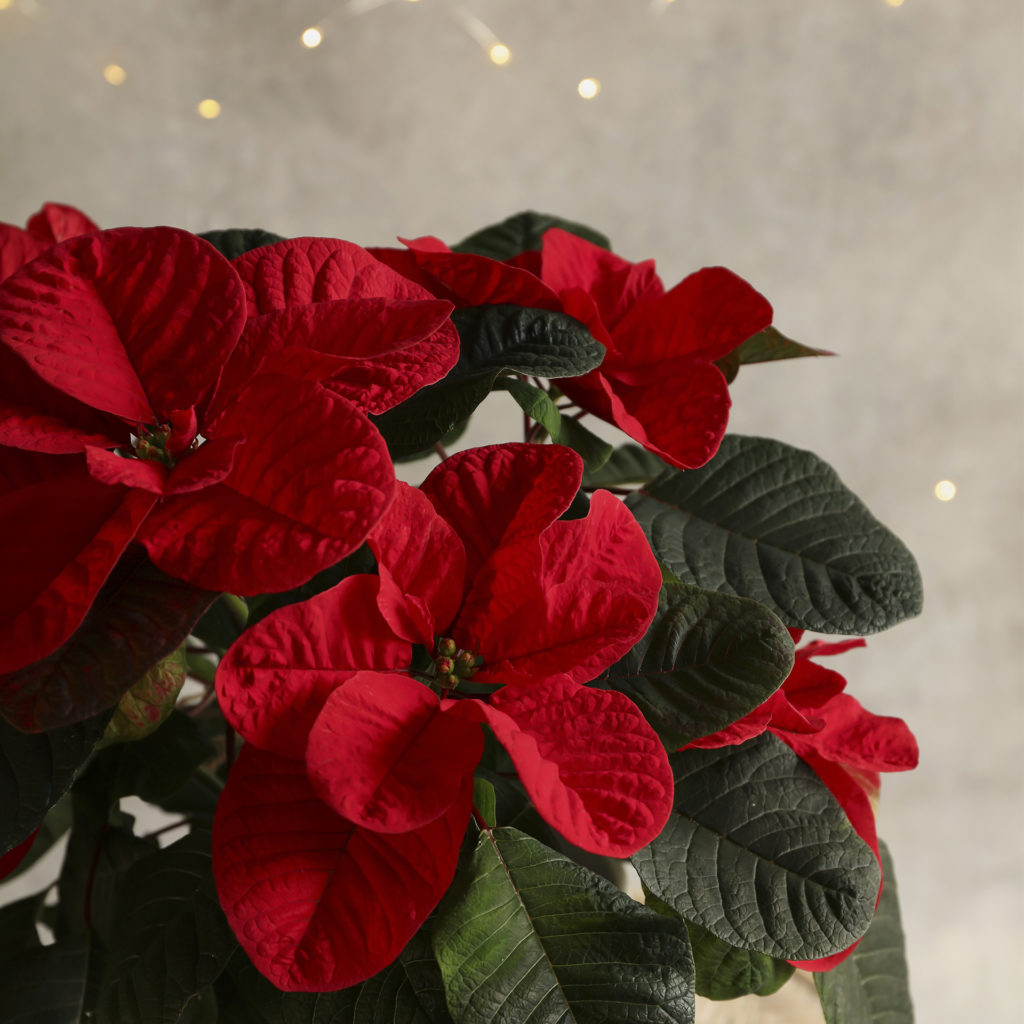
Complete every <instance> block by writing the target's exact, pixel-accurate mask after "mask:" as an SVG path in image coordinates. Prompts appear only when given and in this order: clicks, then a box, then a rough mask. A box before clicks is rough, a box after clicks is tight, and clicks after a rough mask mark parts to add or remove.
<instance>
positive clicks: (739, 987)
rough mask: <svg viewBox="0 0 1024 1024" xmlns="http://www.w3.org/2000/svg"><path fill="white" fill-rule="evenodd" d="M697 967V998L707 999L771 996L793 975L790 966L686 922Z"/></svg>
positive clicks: (783, 961)
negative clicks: (732, 944) (738, 947)
mask: <svg viewBox="0 0 1024 1024" xmlns="http://www.w3.org/2000/svg"><path fill="white" fill-rule="evenodd" d="M686 928H687V931H688V932H689V933H690V943H691V944H692V946H693V960H694V963H695V964H696V968H697V995H699V996H704V997H705V998H706V999H738V998H739V997H740V996H749V995H754V996H770V995H771V994H772V993H773V992H778V990H779V989H780V988H782V986H783V985H784V984H785V983H786V982H787V981H789V979H790V978H791V977H792V976H793V972H794V970H796V968H794V967H793V965H792V964H791V963H787V962H786V961H785V960H777V959H776V958H775V957H771V956H765V954H764V953H757V952H755V951H754V950H752V949H737V948H736V947H735V946H730V945H729V944H728V943H727V942H722V940H721V939H716V938H715V937H714V935H712V934H711V932H709V931H706V930H705V929H703V928H701V926H700V925H697V924H693V923H692V922H687V925H686Z"/></svg>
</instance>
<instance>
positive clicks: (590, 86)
mask: <svg viewBox="0 0 1024 1024" xmlns="http://www.w3.org/2000/svg"><path fill="white" fill-rule="evenodd" d="M576 91H577V92H578V93H579V94H580V95H581V96H582V97H583V98H584V99H585V100H592V99H593V98H594V97H595V96H596V95H597V94H598V93H599V92H600V91H601V83H600V82H599V81H598V80H597V79H596V78H584V79H583V80H582V81H581V82H580V84H579V85H577V86H576Z"/></svg>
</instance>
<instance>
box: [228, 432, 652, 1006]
mask: <svg viewBox="0 0 1024 1024" xmlns="http://www.w3.org/2000/svg"><path fill="white" fill-rule="evenodd" d="M581 473H582V466H581V462H580V459H579V457H578V456H576V455H575V453H573V452H571V451H569V450H568V449H565V448H560V447H557V446H537V445H516V444H508V445H499V446H495V447H491V448H479V449H473V450H470V451H467V452H462V453H460V454H458V455H455V456H453V457H452V458H450V459H448V460H447V461H445V462H444V463H442V464H441V465H440V466H439V467H438V468H437V469H435V470H434V472H433V473H432V474H431V475H430V476H429V477H428V478H427V480H426V482H425V483H424V484H423V487H422V489H420V490H416V489H413V488H411V487H408V486H406V485H404V484H400V485H399V486H398V491H397V494H396V498H395V501H394V503H393V504H392V506H391V507H390V508H389V510H388V512H387V513H386V514H385V516H384V517H383V518H382V519H381V521H380V523H379V524H378V525H377V527H375V529H374V530H373V532H372V533H371V535H370V545H371V547H372V549H373V551H374V554H375V555H376V558H377V561H378V568H379V576H369V575H360V576H353V577H350V578H348V579H346V580H344V581H342V583H340V584H339V585H338V586H337V587H334V588H333V589H331V590H328V591H325V592H324V593H322V594H320V595H318V596H317V597H315V598H313V599H312V600H310V601H307V602H305V603H303V604H300V605H293V606H290V607H286V608H283V609H281V610H279V611H278V612H275V613H274V614H273V615H270V616H268V617H267V618H266V619H265V620H263V621H262V622H261V623H259V624H258V625H257V626H255V627H254V628H253V629H251V630H248V631H247V632H246V633H245V634H243V636H242V637H241V638H240V639H239V641H238V642H237V643H236V644H235V645H234V646H233V647H232V648H231V650H230V651H229V652H228V655H227V657H226V658H225V659H224V661H223V662H222V663H221V666H220V669H219V671H218V674H217V690H218V695H219V697H220V700H221V706H222V708H223V709H224V713H225V715H226V716H227V718H228V720H229V721H230V722H231V723H232V725H233V726H234V727H235V728H236V729H238V731H239V732H241V734H242V736H243V737H244V738H245V740H246V741H247V742H246V746H245V748H244V749H243V754H244V755H245V756H244V757H243V758H241V759H239V761H238V762H237V763H236V764H235V766H234V767H233V769H232V772H231V775H230V777H229V779H228V784H227V787H226V788H225V791H224V794H223V796H222V798H221V802H220V804H219V805H218V809H217V819H216V821H215V823H214V876H215V878H216V880H217V886H218V891H219V892H220V896H221V903H222V905H223V906H224V909H225V912H226V913H227V915H228V920H229V921H230V922H231V925H232V927H233V928H234V930H235V934H236V935H237V936H238V938H239V940H240V942H241V943H242V945H243V947H244V948H245V950H246V952H247V953H248V954H249V956H250V958H251V959H252V960H253V962H254V963H255V964H256V965H257V966H258V967H259V968H260V970H261V971H262V972H263V973H264V974H265V975H266V976H267V977H268V978H270V980H271V981H273V982H274V984H276V985H277V986H278V987H279V988H283V989H306V990H330V989H334V988H339V987H345V986H348V985H353V984H355V983H357V982H359V981H361V980H363V979H365V978H367V977H369V976H370V975H372V974H374V973H376V972H377V971H379V970H381V969H382V968H383V967H385V966H386V965H387V964H388V963H390V962H391V961H392V960H393V959H394V958H395V957H396V956H397V955H398V953H399V952H400V951H401V950H402V948H403V947H404V946H405V944H406V943H407V942H408V940H409V939H410V938H411V936H412V935H413V934H414V933H415V931H416V930H417V929H418V928H419V926H420V925H421V924H422V923H423V921H424V920H425V919H426V917H427V915H428V914H429V913H430V911H431V910H432V909H433V907H434V906H435V905H436V903H437V901H438V900H439V899H440V897H441V895H442V894H443V892H444V891H445V889H446V888H447V886H448V884H449V883H450V882H451V879H452V876H453V874H454V871H455V862H456V856H457V850H458V845H459V842H460V840H461V838H462V834H463V832H464V831H465V827H466V824H467V822H468V819H469V815H470V799H471V793H472V777H473V771H474V769H475V768H476V766H477V763H478V762H479V760H480V757H481V754H482V752H483V742H484V741H483V730H482V728H481V726H482V725H484V724H486V725H487V726H489V727H490V728H491V729H492V730H493V732H494V734H495V735H496V737H497V738H498V740H499V741H500V742H501V743H502V744H503V745H504V746H505V749H506V750H507V751H508V753H509V754H510V756H511V758H512V761H513V763H514V764H515V766H516V768H517V770H518V773H519V776H520V778H521V780H522V782H523V785H524V786H525V788H526V790H527V792H528V793H529V795H530V796H531V798H532V799H533V801H534V804H535V805H536V807H537V809H538V811H539V812H540V813H541V814H542V815H543V816H544V817H545V818H546V819H547V821H548V822H550V823H551V824H552V825H553V826H554V827H555V828H556V829H557V830H558V831H559V832H560V833H561V834H562V835H564V836H565V837H566V838H567V839H569V840H570V841H571V842H573V843H576V844H577V845H579V846H581V847H583V848H584V849H588V850H591V851H594V852H596V853H602V854H607V855H611V856H625V855H627V854H629V853H631V852H634V851H635V850H637V849H639V848H640V847H642V846H644V845H645V844H646V843H648V842H650V841H651V839H653V838H654V837H655V836H656V835H657V834H658V833H659V832H660V830H661V828H662V827H663V825H664V823H665V821H666V820H667V816H668V813H669V810H670V806H671V800H672V781H671V773H670V770H669V766H668V761H667V758H666V756H665V753H664V750H663V748H662V746H661V744H660V742H659V740H658V738H657V736H656V735H655V734H654V732H653V731H652V730H651V728H650V726H649V725H648V724H647V722H646V721H645V720H644V718H643V716H642V715H641V714H640V712H639V710H638V709H637V708H636V707H635V706H634V705H633V704H632V703H631V702H630V701H629V700H628V699H627V698H625V697H624V696H623V695H621V694H618V693H615V692H612V691H606V690H598V689H590V688H588V687H587V686H585V685H583V684H584V683H586V682H587V681H588V680H590V679H592V678H593V677H594V676H596V675H597V674H598V673H600V672H601V671H602V670H603V669H604V668H605V667H607V666H608V665H610V664H612V663H614V661H615V660H616V659H617V658H619V657H620V656H621V655H622V654H624V653H625V652H626V651H627V650H629V649H630V648H631V647H632V645H633V644H634V643H635V642H636V641H637V640H638V639H639V638H640V637H641V636H642V635H643V633H644V631H645V629H646V626H647V624H648V623H649V622H650V620H651V618H652V617H653V615H654V612H655V610H656V608H657V602H658V591H659V589H660V584H661V574H660V571H659V569H658V565H657V562H656V561H655V559H654V558H653V556H652V554H651V551H650V548H649V547H648V545H647V542H646V540H645V539H644V537H643V534H642V532H641V531H640V530H639V527H638V526H637V524H636V522H635V520H634V519H633V518H632V516H631V515H630V514H629V512H628V511H627V509H626V508H625V506H624V505H622V504H621V502H619V501H618V500H616V499H615V498H613V497H612V496H611V495H609V494H607V493H604V492H598V493H597V494H595V495H594V498H593V501H592V504H591V508H590V513H589V515H588V516H587V517H586V518H585V519H581V520H573V521H562V520H559V519H558V517H559V516H560V515H561V514H562V512H564V511H565V509H566V508H567V507H568V505H569V503H570V502H571V500H572V498H573V496H574V495H575V493H576V491H577V489H578V487H579V482H580V477H581ZM413 645H420V646H421V648H422V649H424V650H425V651H426V652H428V653H429V655H430V657H431V659H432V662H433V664H432V666H431V667H430V668H429V669H428V670H427V671H426V672H425V673H423V674H421V675H419V676H417V675H416V674H415V673H412V672H410V670H409V666H410V662H411V660H412V656H413ZM467 687H468V688H469V692H467Z"/></svg>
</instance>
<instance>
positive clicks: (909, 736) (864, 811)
mask: <svg viewBox="0 0 1024 1024" xmlns="http://www.w3.org/2000/svg"><path fill="white" fill-rule="evenodd" d="M790 632H791V633H792V634H793V638H794V640H797V641H799V639H800V637H801V635H802V631H800V630H790ZM863 646H864V641H863V640H859V639H858V640H842V641H838V642H828V641H821V640H815V641H812V642H811V643H808V644H806V645H805V646H804V647H801V648H798V649H797V652H796V662H795V664H794V665H793V670H792V672H790V674H789V677H788V678H787V679H786V681H785V682H784V683H783V684H782V686H781V687H780V688H779V689H778V690H777V691H776V692H775V693H774V694H772V696H771V697H770V698H769V699H768V700H767V701H765V703H764V704H762V705H761V706H760V707H759V708H756V709H755V710H754V711H752V712H751V713H750V714H749V715H747V716H746V717H744V718H741V719H740V720H739V721H738V722H734V723H733V724H732V725H730V726H728V727H727V728H725V729H722V730H721V731H720V732H716V733H714V734H713V735H711V736H705V737H703V738H702V739H699V740H696V741H695V742H693V743H691V744H690V746H691V747H703V748H714V747H724V746H731V745H733V744H738V743H743V742H745V741H746V740H748V739H751V738H752V737H754V736H759V735H760V734H761V733H763V732H765V731H766V730H767V731H768V732H771V733H774V734H775V735H776V736H778V737H779V739H781V740H783V741H784V742H785V743H786V744H788V745H789V746H790V747H791V748H792V749H793V750H794V751H795V752H796V753H797V754H799V756H800V757H801V758H802V759H803V760H804V761H806V762H807V763H808V764H809V765H810V766H811V768H813V769H814V771H815V773H816V774H817V775H818V777H819V778H820V779H821V781H822V782H824V783H825V785H826V786H828V788H829V790H830V791H831V792H832V795H833V796H834V797H835V798H836V800H837V801H838V802H839V804H840V806H841V807H842V808H843V810H844V811H845V812H846V816H847V817H848V818H849V819H850V824H851V825H853V827H854V828H855V829H856V830H857V834H858V835H859V836H860V837H861V838H862V839H863V840H864V841H865V842H866V843H867V844H868V845H869V846H870V847H871V849H872V850H873V851H874V853H875V856H876V857H879V853H878V835H877V833H876V831H875V815H874V811H873V809H872V806H871V800H872V799H873V798H874V797H876V796H877V794H878V789H879V775H878V773H879V772H901V771H909V770H910V769H911V768H915V767H916V766H917V757H918V751H917V741H916V740H915V739H914V735H913V733H912V732H911V731H910V729H909V728H907V725H906V723H905V722H904V721H903V720H902V719H900V718H889V717H884V716H880V715H874V714H872V713H871V712H870V711H866V710H865V709H864V708H863V707H861V705H860V704H859V703H858V702H857V701H856V700H854V698H853V697H850V696H848V695H847V694H845V693H843V692H842V691H843V690H844V688H845V687H846V680H845V679H844V678H843V677H842V676H841V675H839V673H838V672H834V671H832V670H831V669H827V668H825V667H824V666H823V665H819V664H817V663H816V662H815V661H812V660H811V659H812V658H817V657H820V656H822V655H833V654H840V653H842V652H843V651H847V650H850V648H852V647H863ZM879 863H881V859H880V858H879ZM879 892H881V890H879ZM854 946H856V943H854V945H853V946H850V947H849V948H848V949H846V950H844V951H843V952H841V953H836V954H834V955H833V956H829V957H824V958H822V959H820V960H807V961H793V962H794V963H795V964H796V965H797V966H798V967H802V968H804V969H805V970H811V971H826V970H829V969H831V968H832V967H834V966H835V965H836V964H838V963H840V962H841V961H843V960H845V959H846V957H847V956H849V955H850V953H851V952H852V951H853V949H854Z"/></svg>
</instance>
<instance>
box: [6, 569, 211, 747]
mask: <svg viewBox="0 0 1024 1024" xmlns="http://www.w3.org/2000/svg"><path fill="white" fill-rule="evenodd" d="M215 597H216V594H213V593H211V592H210V591H208V590H200V589H199V588H198V587H194V586H192V585H191V584H189V583H184V582H182V581H181V580H177V579H174V578H173V577H171V576H167V575H166V574H165V573H162V572H160V570H159V569H157V568H156V567H155V566H154V565H153V564H152V563H151V562H150V561H149V560H148V559H147V558H146V557H145V556H144V555H142V554H135V555H132V556H125V557H123V558H122V559H121V561H120V562H118V564H117V565H116V566H115V568H114V571H113V572H112V573H111V574H110V577H109V578H108V580H107V582H106V583H105V584H104V585H103V587H102V589H101V590H100V592H99V594H98V595H97V596H96V600H95V601H94V602H93V605H92V607H91V608H90V609H89V611H88V613H87V614H86V616H85V619H84V620H83V622H82V625H81V626H79V627H78V629H77V630H76V631H75V632H74V633H73V634H72V635H71V637H70V638H69V639H68V640H67V642H66V643H64V644H62V645H61V646H60V647H58V648H57V650H56V651H54V652H53V654H51V655H49V656H48V657H46V658H43V659H42V660H41V661H37V662H35V663H34V664H32V665H26V666H25V667H24V668H21V669H18V670H17V671H15V672H11V673H9V674H8V675H6V676H5V677H4V687H3V691H2V692H3V693H4V694H5V695H7V696H6V699H5V705H4V707H3V709H2V710H3V714H4V715H5V716H6V717H7V718H8V719H9V720H10V721H11V722H13V723H14V724H15V725H17V726H19V727H22V728H25V729H32V730H34V731H38V730H42V729H56V728H59V727H60V726H63V725H68V724H70V723H72V722H79V721H83V720H84V719H86V718H89V717H90V716H92V715H95V714H97V713H98V712H100V711H105V710H106V709H107V708H112V707H114V706H115V705H116V704H117V702H118V701H119V700H120V699H121V697H122V696H123V695H124V694H125V692H126V691H127V690H128V689H130V687H131V686H132V685H134V684H135V683H136V682H138V680H139V679H140V678H141V677H142V675H143V673H145V672H146V671H148V669H150V668H151V667H152V666H153V665H155V664H156V663H157V662H158V661H160V659H161V658H165V657H167V655H168V654H170V653H171V652H172V651H173V650H175V649H176V648H177V647H178V646H180V645H181V643H182V642H183V641H184V640H185V637H187V636H188V634H189V633H190V632H191V630H192V627H193V626H194V625H195V623H196V621H197V620H198V618H199V616H200V615H202V614H203V612H204V611H206V609H207V608H208V607H209V606H210V603H211V602H212V601H213V599H214V598H215Z"/></svg>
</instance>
